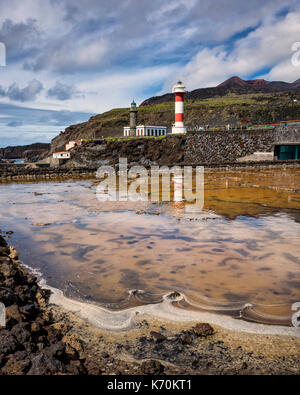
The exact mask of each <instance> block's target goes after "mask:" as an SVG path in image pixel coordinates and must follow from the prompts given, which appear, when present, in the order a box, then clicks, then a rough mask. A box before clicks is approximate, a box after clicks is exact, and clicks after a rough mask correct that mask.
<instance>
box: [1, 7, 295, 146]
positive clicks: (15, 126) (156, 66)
mask: <svg viewBox="0 0 300 395" xmlns="http://www.w3.org/2000/svg"><path fill="white" fill-rule="evenodd" d="M1 42H2V43H4V44H5V47H6V67H1V66H0V147H1V146H6V145H18V144H27V143H31V142H36V141H44V142H46V141H50V140H51V139H52V138H53V137H55V136H56V135H57V134H58V133H59V132H60V131H61V130H63V129H64V128H65V127H66V126H68V125H70V124H73V123H78V122H82V121H85V120H87V119H88V118H89V117H90V116H91V115H93V114H98V113H101V112H104V111H106V110H109V109H111V108H115V107H127V106H128V105H129V103H130V102H131V100H132V98H134V99H135V100H136V101H137V102H138V103H140V102H141V101H143V100H144V99H146V98H148V97H150V96H154V95H157V94H161V93H165V92H169V91H170V90H171V87H172V84H173V83H174V81H177V79H178V78H180V79H182V80H183V81H184V82H185V84H186V85H187V88H188V90H192V89H196V88H201V87H207V86H215V85H216V84H218V83H220V82H222V81H224V80H225V79H226V78H229V77H231V76H232V75H238V76H240V77H242V78H248V79H250V78H265V79H267V80H283V81H289V82H292V81H294V80H296V79H298V78H300V66H295V65H293V64H292V62H291V58H292V55H293V51H292V45H293V43H295V42H300V4H299V1H298V0H295V1H293V0H288V1H287V0H285V1H283V0H263V1H262V0H249V1H241V0H227V1H226V0H151V1H149V0H109V1H107V0H77V1H74V0H0V43H1ZM299 49H300V44H299ZM0 51H1V46H0ZM2 55H3V54H2ZM0 60H1V53H0Z"/></svg>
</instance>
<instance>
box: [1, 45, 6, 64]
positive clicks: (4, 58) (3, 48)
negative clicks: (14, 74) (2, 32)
mask: <svg viewBox="0 0 300 395" xmlns="http://www.w3.org/2000/svg"><path fill="white" fill-rule="evenodd" d="M5 66H6V46H5V44H4V43H2V42H0V67H5Z"/></svg>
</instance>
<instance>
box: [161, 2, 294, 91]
mask: <svg viewBox="0 0 300 395" xmlns="http://www.w3.org/2000/svg"><path fill="white" fill-rule="evenodd" d="M299 37H300V12H299V11H298V10H297V11H294V12H291V13H289V14H287V15H286V17H285V18H284V19H280V20H275V19H274V18H269V19H268V21H267V22H265V23H264V24H262V25H261V26H260V27H259V28H257V29H256V30H255V31H253V32H251V33H249V34H248V35H247V36H246V37H245V38H242V39H240V40H238V41H237V42H236V44H235V46H234V48H233V49H232V50H227V49H226V47H225V46H217V47H215V48H212V49H209V48H204V49H202V50H200V51H199V52H198V53H197V55H196V56H195V57H194V58H193V59H192V60H191V61H190V62H189V63H188V64H187V65H186V66H185V67H184V68H183V69H181V70H179V71H177V72H176V75H175V76H172V77H171V79H172V81H174V79H176V78H180V79H182V80H183V81H184V82H185V83H186V85H187V87H188V89H190V90H191V89H196V88H200V87H208V86H215V85H217V84H218V83H220V82H222V81H224V80H225V79H226V78H228V77H231V76H232V75H239V76H241V77H247V75H251V74H254V73H256V72H259V71H260V70H263V69H265V68H271V71H270V72H268V73H264V75H263V76H262V77H265V78H267V79H273V80H278V79H279V80H284V81H289V82H292V81H294V80H295V79H297V78H299V76H300V68H299V67H298V68H297V67H295V66H293V65H292V62H291V58H292V55H293V53H292V51H291V45H292V43H293V42H295V41H299ZM172 81H171V80H169V81H167V83H166V84H165V90H170V85H171V83H172Z"/></svg>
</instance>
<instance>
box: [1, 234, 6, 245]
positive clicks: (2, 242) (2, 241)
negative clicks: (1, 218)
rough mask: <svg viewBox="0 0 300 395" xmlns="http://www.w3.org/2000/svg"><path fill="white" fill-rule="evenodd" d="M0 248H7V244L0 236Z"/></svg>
mask: <svg viewBox="0 0 300 395" xmlns="http://www.w3.org/2000/svg"><path fill="white" fill-rule="evenodd" d="M0 247H7V243H6V241H5V239H4V238H3V237H2V236H0Z"/></svg>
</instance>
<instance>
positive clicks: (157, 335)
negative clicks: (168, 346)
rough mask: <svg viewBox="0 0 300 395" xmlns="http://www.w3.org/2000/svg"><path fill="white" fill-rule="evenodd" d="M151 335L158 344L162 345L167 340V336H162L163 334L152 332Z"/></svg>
mask: <svg viewBox="0 0 300 395" xmlns="http://www.w3.org/2000/svg"><path fill="white" fill-rule="evenodd" d="M150 335H151V336H152V337H153V338H154V340H155V341H156V342H157V343H161V342H163V341H165V340H167V338H166V336H164V335H162V334H161V333H159V332H155V331H151V332H150Z"/></svg>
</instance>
